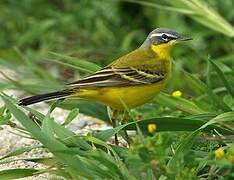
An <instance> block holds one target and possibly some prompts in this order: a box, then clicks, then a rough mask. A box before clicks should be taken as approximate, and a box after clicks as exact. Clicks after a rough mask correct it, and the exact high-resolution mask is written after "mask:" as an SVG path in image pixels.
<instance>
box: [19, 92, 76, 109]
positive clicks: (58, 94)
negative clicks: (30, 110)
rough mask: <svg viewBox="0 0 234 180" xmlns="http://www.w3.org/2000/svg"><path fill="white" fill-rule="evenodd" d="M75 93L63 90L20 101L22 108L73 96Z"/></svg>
mask: <svg viewBox="0 0 234 180" xmlns="http://www.w3.org/2000/svg"><path fill="white" fill-rule="evenodd" d="M72 93H73V92H72V91H71V90H63V91H57V92H51V93H47V94H40V95H36V96H31V97H27V98H24V99H21V100H19V105H20V106H27V105H30V104H35V103H38V102H41V101H46V100H51V99H57V98H64V97H66V96H69V95H71V94H72Z"/></svg>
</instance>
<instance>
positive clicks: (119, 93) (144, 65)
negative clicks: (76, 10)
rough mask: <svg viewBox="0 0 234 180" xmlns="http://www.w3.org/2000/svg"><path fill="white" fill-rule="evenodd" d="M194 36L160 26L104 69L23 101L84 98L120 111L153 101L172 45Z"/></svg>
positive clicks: (165, 75)
mask: <svg viewBox="0 0 234 180" xmlns="http://www.w3.org/2000/svg"><path fill="white" fill-rule="evenodd" d="M191 39H192V38H190V37H187V36H184V35H182V34H180V33H178V32H176V31H174V30H171V29H169V28H156V29H154V30H153V31H152V32H150V33H149V34H148V36H147V38H146V39H145V40H144V42H143V43H142V45H141V46H139V47H138V48H137V49H135V50H133V51H131V52H130V53H128V54H126V55H124V56H122V57H120V58H118V59H117V60H115V61H113V62H112V63H111V64H109V65H107V66H105V67H104V68H102V69H101V70H99V71H97V72H95V73H93V74H91V75H88V76H86V77H84V78H83V79H80V80H77V81H74V82H71V83H68V84H66V85H65V87H64V89H62V90H58V91H55V92H49V93H46V94H40V95H35V96H31V97H26V98H23V99H21V100H20V101H19V105H21V106H27V105H31V104H34V103H38V102H41V101H47V100H52V99H60V98H83V99H87V100H94V101H97V102H100V103H102V104H104V105H106V106H108V107H110V108H111V109H112V110H113V112H114V113H113V114H117V115H118V114H120V113H123V112H124V111H125V110H126V109H132V108H135V107H137V106H140V105H142V104H145V103H147V102H149V101H150V100H151V99H153V98H154V97H155V96H156V95H157V94H158V93H159V92H160V91H162V90H163V89H164V88H165V85H166V84H167V81H168V79H169V76H170V73H171V68H172V58H171V55H170V54H171V53H170V52H171V49H172V47H174V45H175V44H177V43H179V42H184V41H188V40H191ZM117 115H115V116H117ZM113 116H114V115H113ZM115 124H116V123H115Z"/></svg>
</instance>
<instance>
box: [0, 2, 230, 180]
mask: <svg viewBox="0 0 234 180" xmlns="http://www.w3.org/2000/svg"><path fill="white" fill-rule="evenodd" d="M233 8H234V1H232V0H227V1H223V0H215V1H214V0H207V1H203V0H190V1H189V0H174V1H170V0H157V1H156V0H151V1H150V0H148V1H147V0H141V1H137V0H126V1H123V0H96V1H94V0H79V1H78V0H68V1H65V0H50V1H46V0H21V1H15V0H2V1H1V2H0V66H1V70H0V72H1V74H2V76H3V79H2V81H1V82H0V91H1V92H3V91H5V90H9V89H15V90H18V91H21V92H22V93H23V94H22V97H24V96H25V95H28V94H38V93H43V92H48V91H50V90H54V89H58V88H59V87H61V85H62V84H64V83H66V82H70V81H73V80H75V79H79V78H81V77H82V76H85V75H87V74H90V73H92V72H94V71H96V70H98V69H100V67H102V66H105V65H106V64H108V63H110V62H111V61H113V60H114V59H116V58H118V57H120V56H121V55H124V54H126V53H128V52H130V51H131V50H133V49H136V48H137V47H139V46H140V44H141V43H142V42H143V40H144V39H145V38H146V36H147V34H148V33H149V32H150V31H151V30H153V29H154V28H157V27H168V28H171V29H174V30H176V31H178V32H180V33H183V34H187V35H189V36H191V37H193V39H194V40H193V41H191V42H188V43H185V44H181V45H178V47H176V48H175V49H174V50H173V55H172V56H173V58H174V66H173V73H172V76H171V79H170V82H169V84H168V86H167V89H166V90H165V91H164V93H161V94H160V95H159V96H157V97H156V98H155V99H154V101H153V102H151V103H148V104H146V105H144V106H142V107H139V108H137V109H135V110H133V111H132V112H130V114H131V117H132V120H133V121H134V120H137V119H138V118H139V117H140V118H141V119H144V120H142V121H141V122H140V123H138V124H137V125H135V123H129V124H127V125H125V126H119V127H118V128H116V129H111V130H109V131H103V132H98V133H92V134H90V135H88V136H86V137H76V136H75V135H74V134H73V133H72V132H71V131H69V130H68V129H66V126H65V124H63V125H60V124H57V123H56V122H55V121H54V120H53V118H52V117H50V113H51V112H52V111H53V109H54V108H55V107H56V106H59V107H62V108H65V109H70V110H71V113H70V116H69V117H68V118H67V119H66V120H65V121H66V123H69V122H70V121H71V120H72V119H73V117H75V116H76V115H77V114H78V111H77V109H76V108H79V111H80V112H81V113H84V114H86V115H89V116H94V117H97V118H100V119H102V120H104V121H108V120H109V118H108V113H107V111H106V108H105V107H103V106H102V105H99V104H97V103H94V102H87V101H83V100H67V101H65V102H62V103H55V104H52V106H51V109H50V110H49V112H48V114H47V115H45V116H44V115H42V114H40V113H39V112H38V111H37V110H36V109H30V108H26V109H25V110H27V111H29V112H31V113H33V114H34V115H35V116H36V117H37V119H38V120H43V119H44V120H43V122H42V125H40V123H39V125H38V126H36V125H35V124H34V123H32V121H30V120H29V117H27V116H26V115H25V111H23V110H22V108H17V101H16V100H14V99H12V98H11V97H9V96H7V95H5V94H4V93H1V96H2V98H3V100H4V102H5V104H4V105H3V106H2V107H1V109H0V124H8V125H9V124H11V122H12V117H13V116H14V117H15V118H16V119H17V120H18V121H19V122H20V123H21V124H22V125H23V127H24V128H23V132H24V133H27V134H29V133H31V135H32V137H33V138H35V139H38V140H39V141H40V142H41V143H42V144H43V147H45V148H47V149H48V150H49V151H50V152H52V153H53V157H50V158H45V159H43V160H41V159H40V160H37V162H38V163H44V164H46V165H48V164H49V167H48V168H47V169H39V170H38V169H13V170H5V171H1V172H0V179H3V178H5V179H7V178H8V179H10V178H12V177H14V178H18V177H25V176H31V175H34V174H40V173H43V172H48V171H49V172H50V173H55V174H59V175H60V176H63V177H65V178H67V179H81V178H87V179H100V178H107V179H146V178H147V179H161V180H162V179H228V178H229V179H232V178H234V171H233V163H234V144H233V134H234V131H233V129H234V126H233V122H232V121H233V120H234V113H233V110H234V99H233V98H234V88H233V84H234V70H233V63H234V60H233V59H234V41H233V38H234V28H233V26H232V24H234V11H233ZM6 70H7V71H10V72H12V74H16V75H9V73H6ZM174 91H180V92H181V93H182V96H181V95H178V93H177V95H175V94H174V96H172V95H171V94H172V93H173V92H174ZM179 94H180V93H179ZM8 95H10V94H8ZM177 96H179V97H177ZM17 98H19V97H17ZM155 117H156V118H155ZM151 125H155V126H153V127H154V128H153V130H150V128H149V126H151ZM147 127H148V128H149V131H150V132H149V131H148V129H147ZM151 127H152V126H151ZM122 129H137V132H138V136H136V137H134V140H133V142H132V144H131V145H130V148H125V147H118V146H114V145H109V144H108V143H107V141H108V139H109V138H110V137H111V136H113V135H114V134H115V133H116V132H121V131H122ZM21 130H22V129H21ZM154 131H156V132H154ZM188 131H189V132H188ZM68 139H69V140H68ZM67 140H68V141H67ZM55 147H57V149H56V148H55ZM33 148H34V147H31V149H33ZM31 149H30V148H28V149H25V148H22V149H20V150H17V151H16V152H15V151H14V152H12V153H10V155H7V156H4V157H1V162H0V163H6V162H7V160H6V158H8V157H9V156H17V155H19V154H21V153H24V152H26V151H29V150H31ZM31 161H36V160H35V159H34V160H31Z"/></svg>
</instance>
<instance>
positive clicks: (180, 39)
mask: <svg viewBox="0 0 234 180" xmlns="http://www.w3.org/2000/svg"><path fill="white" fill-rule="evenodd" d="M190 40H193V39H192V38H191V37H186V36H181V37H179V38H178V39H177V41H190Z"/></svg>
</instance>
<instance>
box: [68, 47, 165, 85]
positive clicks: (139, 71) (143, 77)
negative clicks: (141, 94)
mask: <svg viewBox="0 0 234 180" xmlns="http://www.w3.org/2000/svg"><path fill="white" fill-rule="evenodd" d="M163 62H164V61H161V60H160V59H157V57H155V54H152V53H150V52H148V51H145V50H142V49H137V50H135V51H132V52H131V53H129V54H127V55H125V56H122V57H121V58H119V59H117V60H116V61H114V62H113V63H112V64H110V65H109V66H107V67H105V68H104V69H102V70H100V71H98V72H96V73H94V74H92V75H90V76H88V77H85V78H84V79H81V80H78V81H75V82H73V83H70V84H68V86H70V87H122V86H135V85H144V84H153V83H156V82H159V81H161V80H163V79H164V78H165V77H166V70H165V64H164V63H163Z"/></svg>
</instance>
